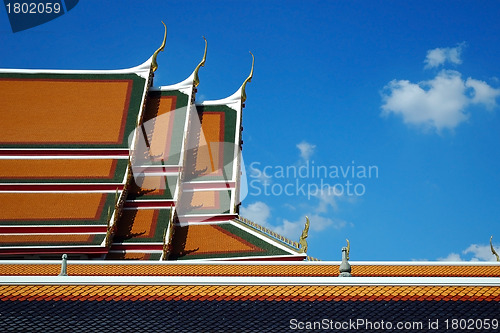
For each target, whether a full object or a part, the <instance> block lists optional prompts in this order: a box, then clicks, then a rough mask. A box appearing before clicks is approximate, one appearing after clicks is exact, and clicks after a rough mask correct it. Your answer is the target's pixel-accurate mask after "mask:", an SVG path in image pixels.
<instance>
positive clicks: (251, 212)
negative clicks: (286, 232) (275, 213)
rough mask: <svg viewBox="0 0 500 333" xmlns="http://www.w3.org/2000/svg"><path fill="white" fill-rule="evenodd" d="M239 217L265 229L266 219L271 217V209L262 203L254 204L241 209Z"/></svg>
mask: <svg viewBox="0 0 500 333" xmlns="http://www.w3.org/2000/svg"><path fill="white" fill-rule="evenodd" d="M240 213H241V216H243V217H245V218H247V219H249V220H250V221H253V222H255V223H258V224H260V225H262V226H264V227H266V228H268V227H269V222H268V219H269V217H270V216H271V208H269V206H268V205H266V204H265V203H263V202H262V201H257V202H254V203H252V204H250V205H248V207H243V206H242V207H241V212H240Z"/></svg>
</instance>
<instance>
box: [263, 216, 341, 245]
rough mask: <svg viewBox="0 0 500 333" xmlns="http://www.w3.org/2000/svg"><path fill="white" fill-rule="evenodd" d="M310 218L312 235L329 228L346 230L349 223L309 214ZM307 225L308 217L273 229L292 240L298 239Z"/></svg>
mask: <svg viewBox="0 0 500 333" xmlns="http://www.w3.org/2000/svg"><path fill="white" fill-rule="evenodd" d="M308 216H309V222H310V224H309V228H310V233H312V232H321V231H323V230H325V229H327V228H334V229H337V230H340V229H342V228H344V227H345V226H346V225H347V223H346V222H345V221H344V220H340V219H333V218H329V217H324V216H320V215H318V214H308ZM305 223H306V217H305V216H303V217H302V218H301V219H299V220H298V221H288V220H286V219H285V220H283V222H282V224H281V225H279V226H276V227H273V230H274V231H275V232H277V233H278V234H280V235H283V236H285V237H289V238H291V239H298V238H299V237H300V234H301V233H302V230H303V229H304V225H305Z"/></svg>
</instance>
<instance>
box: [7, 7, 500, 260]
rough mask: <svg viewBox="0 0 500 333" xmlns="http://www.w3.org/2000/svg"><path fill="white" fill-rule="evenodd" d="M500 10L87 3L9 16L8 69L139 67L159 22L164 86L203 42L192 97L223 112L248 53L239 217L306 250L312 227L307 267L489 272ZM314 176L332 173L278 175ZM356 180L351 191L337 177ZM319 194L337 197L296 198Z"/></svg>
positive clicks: (497, 227) (495, 227)
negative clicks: (432, 265)
mask: <svg viewBox="0 0 500 333" xmlns="http://www.w3.org/2000/svg"><path fill="white" fill-rule="evenodd" d="M499 12H500V3H499V2H497V1H482V2H481V3H480V4H478V3H477V2H476V1H459V2H456V1H454V2H450V1H439V2H437V1H383V2H374V1H318V2H314V1H286V2H285V1H244V2H243V1H213V2H212V1H206V2H200V1H153V0H149V1H145V2H142V1H141V2H139V1H109V2H101V1H80V3H79V4H78V5H77V6H76V7H75V8H74V9H72V10H71V11H70V12H68V13H66V14H65V15H63V16H61V17H59V18H57V19H55V20H53V21H51V22H48V23H46V24H43V25H41V26H38V27H35V28H32V29H29V30H25V31H22V32H18V33H12V31H11V30H10V26H9V23H8V20H7V15H6V12H5V9H4V8H1V9H0V45H1V52H0V67H3V68H50V69H119V68H129V67H133V66H135V65H139V64H141V63H142V62H144V61H146V60H147V59H148V58H149V57H150V56H151V54H152V53H153V52H154V51H155V49H156V48H157V47H158V46H159V44H160V43H161V38H162V34H163V30H162V29H163V26H162V25H161V22H160V21H161V20H163V21H164V22H165V23H166V24H167V26H168V38H167V46H166V49H165V52H163V53H162V54H160V55H159V57H158V63H159V69H158V71H157V72H156V75H155V85H168V84H173V83H176V82H179V81H181V80H183V79H185V78H186V77H187V76H188V75H189V74H190V73H191V72H192V71H193V69H194V68H195V67H196V65H197V64H198V62H199V61H200V59H201V57H202V54H203V47H204V42H203V39H202V36H205V37H206V38H207V40H208V55H207V62H206V65H205V67H204V68H202V69H201V70H200V80H201V83H200V85H199V87H198V95H197V96H198V99H219V98H223V97H226V96H229V95H230V94H232V93H233V92H234V91H236V89H237V88H238V87H239V86H240V85H241V83H242V82H243V80H244V79H245V78H246V76H247V75H248V72H249V69H250V64H251V57H250V55H249V54H248V51H252V52H253V53H254V55H255V73H254V78H253V80H252V82H251V83H250V84H248V86H247V96H248V100H247V102H246V108H245V110H244V116H243V124H244V132H243V139H244V149H243V157H244V161H245V165H246V169H247V173H248V180H249V182H250V183H251V186H249V193H248V195H247V197H246V198H245V199H244V201H243V204H242V206H243V208H242V212H243V214H242V215H244V216H246V217H248V218H250V219H253V220H255V222H258V223H261V224H264V225H266V226H268V227H270V228H271V229H275V230H277V231H279V232H281V233H283V234H285V235H286V236H288V237H290V238H292V239H295V240H297V239H298V237H299V236H300V233H301V229H302V228H303V224H304V221H305V220H304V216H305V215H306V214H307V215H308V216H309V217H310V218H311V229H310V234H309V237H308V242H309V252H308V254H309V255H311V256H314V257H318V258H321V259H325V260H339V259H340V256H341V252H340V249H341V247H342V246H344V245H345V238H349V240H350V242H351V259H352V260H442V259H454V260H492V259H494V257H493V256H492V255H491V254H490V252H489V245H488V241H489V237H490V236H491V235H494V244H495V245H496V246H499V245H500V223H499V222H500V204H499V203H500V191H499V188H500V173H499V171H500V145H499V144H500V107H499V104H498V103H500V97H499V96H500V61H498V59H500V23H499V20H498V13H499ZM313 164H314V166H316V167H323V168H326V169H327V170H329V172H328V174H327V175H326V176H325V175H323V176H322V177H317V176H315V177H312V175H311V174H310V175H309V177H302V176H299V177H293V176H289V177H282V176H281V175H280V174H279V173H278V174H276V172H279V170H280V168H282V169H286V168H288V170H290V171H291V170H294V169H295V170H299V168H300V167H303V170H305V169H304V167H305V166H309V170H311V165H313ZM266 167H267V169H266ZM348 167H351V168H352V167H355V170H356V173H355V174H354V177H352V176H353V175H352V173H349V172H347V173H348V174H346V175H345V177H344V175H342V172H341V171H340V174H339V173H338V174H337V175H335V174H334V173H332V171H335V170H337V171H339V170H344V171H346V170H352V169H347V168H348ZM369 167H372V169H371V170H372V171H374V170H377V173H376V174H375V172H373V173H372V175H371V177H368V176H367V175H366V174H365V177H362V176H363V173H358V172H359V171H360V170H363V168H365V169H368V168H369ZM264 169H266V170H267V171H268V172H267V173H268V174H269V173H270V174H269V176H271V177H266V176H265V175H264V174H263V170H264ZM322 181H323V184H327V185H328V186H330V188H333V189H334V190H333V191H326V190H323V191H322V192H321V191H312V192H311V191H309V193H305V195H304V193H303V192H302V191H301V190H300V185H302V184H304V186H305V187H306V188H307V187H308V186H309V187H310V188H311V189H313V190H314V186H315V185H319V184H321V182H322ZM348 182H349V184H352V186H353V187H354V186H355V185H357V190H358V191H357V194H356V193H354V194H352V193H351V195H349V194H348V193H347V187H348V186H347V185H346V184H348ZM290 184H291V185H290ZM287 185H288V187H287ZM266 186H267V188H268V189H273V188H274V193H275V195H273V194H272V193H271V195H265V194H264V193H263V191H264V188H265V187H266ZM273 186H274V187H273ZM303 188H304V187H303ZM258 189H260V190H261V191H260V194H259V191H258ZM280 189H281V190H282V191H283V192H282V193H281V194H280V193H279V190H280ZM285 189H288V193H292V194H293V195H288V194H287V193H285V192H284V191H285ZM340 189H343V190H344V191H343V193H341V192H340ZM362 190H363V191H362ZM361 192H363V193H362V194H361Z"/></svg>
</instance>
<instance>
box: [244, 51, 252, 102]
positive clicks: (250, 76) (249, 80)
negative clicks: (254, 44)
mask: <svg viewBox="0 0 500 333" xmlns="http://www.w3.org/2000/svg"><path fill="white" fill-rule="evenodd" d="M250 54H251V55H252V69H251V70H250V75H248V77H247V79H246V80H245V82H243V85H242V86H241V101H242V102H245V101H246V100H247V94H246V93H245V87H246V85H247V82H251V81H252V77H253V65H254V63H255V57H254V56H253V53H252V52H250Z"/></svg>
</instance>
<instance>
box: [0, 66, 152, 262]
mask: <svg viewBox="0 0 500 333" xmlns="http://www.w3.org/2000/svg"><path fill="white" fill-rule="evenodd" d="M150 64H151V60H149V61H147V62H146V63H144V64H143V65H141V66H138V67H135V68H131V69H127V70H115V71H64V70H8V69H3V70H0V91H1V94H2V98H1V99H0V109H1V110H2V121H1V122H0V123H1V124H0V126H1V127H2V128H1V130H0V142H1V146H0V174H1V181H0V182H1V183H0V205H1V207H2V209H1V210H0V233H1V235H0V254H2V255H19V254H34V253H36V254H52V253H61V252H62V251H64V252H66V253H73V254H82V253H85V254H99V253H106V252H107V242H109V240H110V232H109V231H110V230H112V229H113V228H114V225H115V222H116V220H117V219H118V216H119V214H120V211H121V207H122V204H123V201H124V193H125V192H126V188H127V184H128V181H129V177H130V175H131V173H130V169H129V167H128V165H129V153H128V133H129V132H130V131H131V130H133V129H134V128H135V126H136V124H137V123H138V122H139V121H140V119H141V117H142V105H143V104H144V100H145V94H146V91H147V86H148V80H149V74H150Z"/></svg>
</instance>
